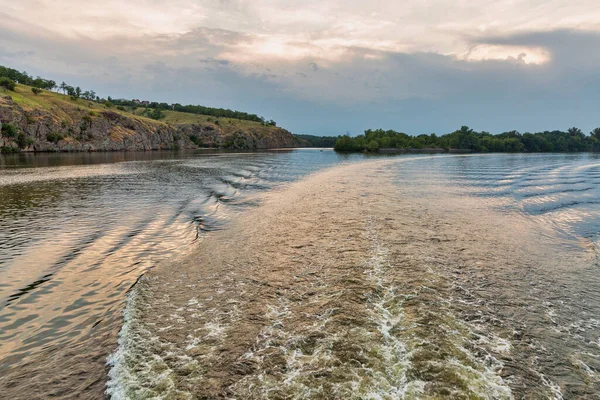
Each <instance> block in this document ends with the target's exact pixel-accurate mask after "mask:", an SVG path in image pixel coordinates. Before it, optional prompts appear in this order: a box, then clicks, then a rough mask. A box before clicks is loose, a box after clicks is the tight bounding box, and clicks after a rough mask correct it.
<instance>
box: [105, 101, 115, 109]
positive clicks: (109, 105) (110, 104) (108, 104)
mask: <svg viewBox="0 0 600 400" xmlns="http://www.w3.org/2000/svg"><path fill="white" fill-rule="evenodd" d="M113 106H114V104H113V103H111V102H110V101H107V102H106V103H104V107H106V108H112V107H113Z"/></svg>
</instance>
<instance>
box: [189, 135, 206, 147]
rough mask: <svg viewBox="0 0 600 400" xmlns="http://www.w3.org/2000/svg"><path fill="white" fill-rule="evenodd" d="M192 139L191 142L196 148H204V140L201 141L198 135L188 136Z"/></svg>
mask: <svg viewBox="0 0 600 400" xmlns="http://www.w3.org/2000/svg"><path fill="white" fill-rule="evenodd" d="M188 137H189V138H190V140H191V141H192V143H194V144H195V145H196V146H198V147H204V143H202V140H200V138H199V137H198V136H196V135H189V136H188Z"/></svg>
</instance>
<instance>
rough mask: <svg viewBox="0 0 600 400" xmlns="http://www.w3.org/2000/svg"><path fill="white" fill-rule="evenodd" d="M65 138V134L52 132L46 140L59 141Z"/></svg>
mask: <svg viewBox="0 0 600 400" xmlns="http://www.w3.org/2000/svg"><path fill="white" fill-rule="evenodd" d="M62 139H63V136H62V135H61V134H60V133H55V132H50V133H49V134H47V135H46V140H47V141H49V142H50V143H58V142H59V141H61V140H62Z"/></svg>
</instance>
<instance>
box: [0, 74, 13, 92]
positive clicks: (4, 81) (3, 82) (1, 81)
mask: <svg viewBox="0 0 600 400" xmlns="http://www.w3.org/2000/svg"><path fill="white" fill-rule="evenodd" d="M15 86H16V83H15V81H13V80H12V79H10V78H6V77H2V78H0V87H3V88H5V89H8V90H15Z"/></svg>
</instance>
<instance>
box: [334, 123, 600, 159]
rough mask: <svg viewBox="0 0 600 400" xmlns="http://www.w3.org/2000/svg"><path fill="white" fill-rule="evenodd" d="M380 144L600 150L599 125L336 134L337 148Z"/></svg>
mask: <svg viewBox="0 0 600 400" xmlns="http://www.w3.org/2000/svg"><path fill="white" fill-rule="evenodd" d="M382 148H398V149H424V148H442V149H445V150H449V149H458V150H463V151H472V152H481V153H486V152H529V153H540V152H583V151H600V128H596V129H594V130H593V131H592V132H590V134H589V135H586V134H584V133H583V131H582V130H581V129H579V128H570V129H568V130H567V131H558V130H555V131H544V132H536V133H529V132H528V133H523V134H521V133H519V132H517V131H509V132H504V133H501V134H498V135H493V134H491V133H489V132H485V131H483V132H476V131H474V130H473V129H470V128H469V127H468V126H463V127H461V128H460V129H458V130H456V131H454V132H452V133H448V134H445V135H442V136H437V135H436V134H435V133H432V134H429V135H418V136H410V135H407V134H406V133H402V132H396V131H393V130H383V129H377V130H371V129H369V130H366V131H365V133H364V134H363V135H359V136H356V137H350V136H348V135H344V136H339V137H338V138H337V140H336V142H335V146H334V149H335V150H337V151H350V152H354V151H366V152H376V151H378V150H379V149H382Z"/></svg>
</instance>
